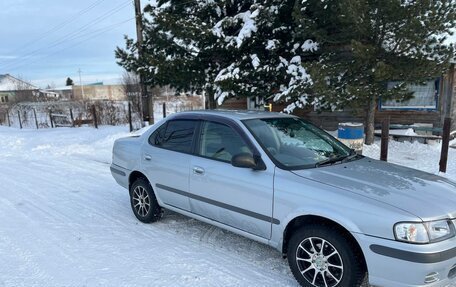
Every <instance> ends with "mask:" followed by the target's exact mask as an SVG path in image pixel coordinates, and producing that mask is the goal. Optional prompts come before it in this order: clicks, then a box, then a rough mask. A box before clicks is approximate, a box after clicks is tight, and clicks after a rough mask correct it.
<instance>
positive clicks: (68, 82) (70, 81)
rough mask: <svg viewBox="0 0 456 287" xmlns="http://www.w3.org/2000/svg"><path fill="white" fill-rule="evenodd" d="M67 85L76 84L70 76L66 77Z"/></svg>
mask: <svg viewBox="0 0 456 287" xmlns="http://www.w3.org/2000/svg"><path fill="white" fill-rule="evenodd" d="M65 85H66V86H73V85H74V83H73V80H72V79H71V78H70V77H68V78H67V79H66V84H65Z"/></svg>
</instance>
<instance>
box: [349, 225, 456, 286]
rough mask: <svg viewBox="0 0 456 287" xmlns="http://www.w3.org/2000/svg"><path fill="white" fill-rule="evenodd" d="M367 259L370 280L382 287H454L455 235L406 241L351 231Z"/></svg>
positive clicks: (455, 270) (455, 262) (455, 282)
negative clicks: (428, 240)
mask: <svg viewBox="0 0 456 287" xmlns="http://www.w3.org/2000/svg"><path fill="white" fill-rule="evenodd" d="M353 236H354V237H355V238H356V239H357V241H358V243H359V244H360V246H361V249H362V250H363V253H364V257H365V259H366V263H367V267H368V271H369V282H370V284H371V285H374V286H382V287H418V286H420V287H424V286H426V287H455V286H456V238H455V237H453V238H451V239H448V240H445V241H442V242H438V243H433V244H423V245H418V244H409V243H403V242H398V241H394V240H387V239H383V238H378V237H372V236H367V235H364V234H353Z"/></svg>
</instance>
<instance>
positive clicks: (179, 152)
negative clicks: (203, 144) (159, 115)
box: [142, 119, 198, 211]
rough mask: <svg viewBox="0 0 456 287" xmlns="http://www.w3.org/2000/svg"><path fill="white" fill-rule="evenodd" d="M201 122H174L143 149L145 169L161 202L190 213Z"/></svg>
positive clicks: (159, 129)
mask: <svg viewBox="0 0 456 287" xmlns="http://www.w3.org/2000/svg"><path fill="white" fill-rule="evenodd" d="M197 125H198V121H197V120H187V119H186V120H180V119H179V120H170V121H168V122H166V123H165V124H164V125H162V126H161V127H160V128H158V129H157V130H156V131H155V132H154V133H152V135H151V136H150V138H149V140H148V143H146V144H145V145H144V147H143V150H142V152H143V154H142V167H143V170H144V171H145V173H146V175H147V177H148V178H149V180H150V181H151V183H152V185H153V186H152V187H153V189H154V191H155V193H156V196H157V198H158V200H159V201H160V203H164V204H166V205H170V206H173V207H177V208H179V209H183V210H187V211H190V203H189V198H188V196H187V195H186V193H187V192H188V189H189V186H188V181H189V171H190V160H191V152H192V147H193V143H194V140H195V139H194V138H195V130H196V128H197Z"/></svg>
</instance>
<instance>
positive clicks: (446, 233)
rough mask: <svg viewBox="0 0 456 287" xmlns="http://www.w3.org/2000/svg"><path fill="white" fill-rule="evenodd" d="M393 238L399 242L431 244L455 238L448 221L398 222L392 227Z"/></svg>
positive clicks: (453, 230) (453, 228)
mask: <svg viewBox="0 0 456 287" xmlns="http://www.w3.org/2000/svg"><path fill="white" fill-rule="evenodd" d="M394 236H395V237H396V240H399V241H405V242H410V243H418V244H420V243H421V244H423V243H432V242H437V241H442V240H445V239H447V238H450V237H453V236H455V227H454V225H453V223H451V221H449V220H438V221H430V222H423V223H418V222H400V223H397V224H396V225H395V226H394Z"/></svg>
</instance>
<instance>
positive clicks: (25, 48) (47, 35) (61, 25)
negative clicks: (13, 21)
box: [0, 0, 106, 64]
mask: <svg viewBox="0 0 456 287" xmlns="http://www.w3.org/2000/svg"><path fill="white" fill-rule="evenodd" d="M104 1H106V0H97V1H95V2H93V3H92V4H90V5H89V6H88V7H86V8H84V9H82V10H81V11H79V12H78V13H76V14H75V15H74V16H73V17H72V18H71V19H70V20H67V21H63V22H61V23H59V24H58V25H56V26H54V27H52V28H51V29H49V30H47V31H46V32H43V33H42V34H40V35H38V36H37V37H36V38H35V39H33V40H31V41H29V42H27V43H26V44H24V45H23V46H22V47H21V48H19V49H18V50H16V53H18V52H22V51H24V50H25V51H26V50H27V49H28V48H29V47H30V45H31V44H36V43H37V42H40V41H42V40H43V39H45V38H47V37H49V36H50V35H52V34H53V33H54V32H56V31H59V30H61V29H62V28H64V27H65V26H67V25H68V24H70V23H72V22H74V21H76V20H77V19H78V18H79V17H81V16H83V15H85V14H87V13H88V12H90V10H92V9H94V8H95V7H96V6H98V5H99V4H100V3H102V2H104ZM6 61H7V60H4V61H1V62H0V64H3V63H4V62H6Z"/></svg>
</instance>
